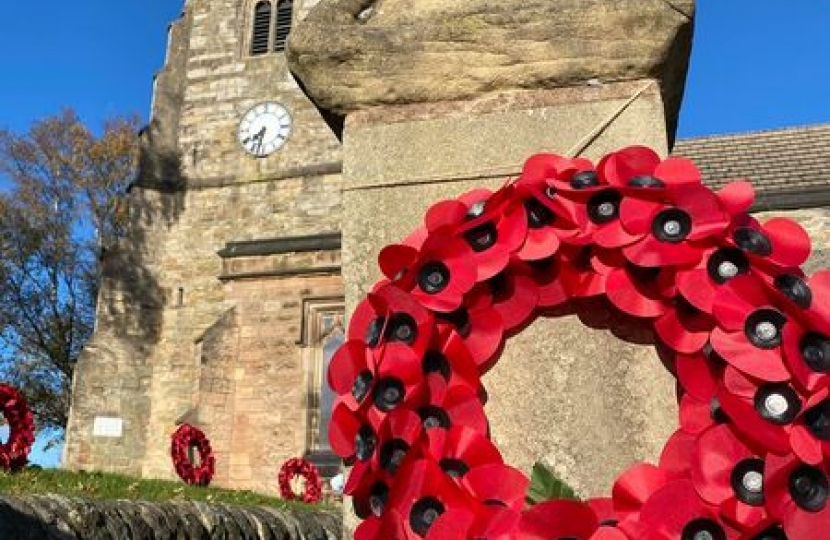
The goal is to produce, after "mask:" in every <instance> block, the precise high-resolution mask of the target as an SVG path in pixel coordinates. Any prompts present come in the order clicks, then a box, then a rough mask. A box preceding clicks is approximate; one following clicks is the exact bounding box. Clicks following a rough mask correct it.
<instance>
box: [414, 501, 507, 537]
mask: <svg viewBox="0 0 830 540" xmlns="http://www.w3.org/2000/svg"><path fill="white" fill-rule="evenodd" d="M520 516H521V514H519V512H517V511H515V510H511V509H509V508H502V507H499V506H488V505H481V506H480V507H478V508H476V510H474V511H473V510H463V509H449V510H447V511H446V512H445V513H443V514H441V516H440V517H439V518H438V519H437V520H435V522H434V523H433V524H432V526H431V527H430V529H429V532H428V533H427V535H426V540H515V538H516V537H515V531H516V527H517V526H518V523H519V518H520Z"/></svg>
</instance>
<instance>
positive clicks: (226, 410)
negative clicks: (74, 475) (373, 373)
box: [64, 0, 343, 492]
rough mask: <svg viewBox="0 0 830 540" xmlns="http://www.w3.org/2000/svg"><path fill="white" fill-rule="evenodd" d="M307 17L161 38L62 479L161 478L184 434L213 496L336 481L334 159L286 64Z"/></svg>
mask: <svg viewBox="0 0 830 540" xmlns="http://www.w3.org/2000/svg"><path fill="white" fill-rule="evenodd" d="M316 2H317V0H293V1H292V0H187V1H186V3H185V6H184V10H183V13H182V15H181V17H180V18H179V19H178V20H177V21H175V22H174V23H173V24H171V26H170V29H169V37H168V50H167V58H166V62H165V66H164V68H163V69H162V70H161V71H160V72H159V73H158V74H157V76H156V78H155V81H154V88H153V101H152V115H151V121H150V124H149V126H148V127H147V128H146V129H145V130H144V132H143V134H142V141H143V151H142V159H141V171H140V174H139V178H138V179H137V181H136V182H135V184H134V185H133V186H132V188H131V190H130V192H129V194H128V197H127V199H126V201H125V202H124V208H123V211H124V212H125V215H126V217H127V219H128V223H129V225H128V227H127V230H126V233H125V236H124V238H123V240H122V241H121V243H120V244H119V245H116V246H110V247H109V249H108V250H106V251H105V253H104V254H103V281H102V286H101V292H100V295H99V302H98V315H97V322H96V329H95V333H94V336H93V337H92V339H91V340H90V341H89V343H88V345H87V347H86V349H85V351H84V353H83V355H82V357H81V359H80V360H79V362H78V365H77V367H76V371H75V378H74V381H73V391H72V407H71V413H70V418H69V425H68V426H67V433H66V445H65V456H64V458H65V466H67V467H69V468H72V469H87V470H103V471H113V472H121V473H127V474H132V475H140V476H143V477H154V478H173V477H174V472H173V466H172V463H171V459H170V435H171V434H172V432H173V431H174V430H175V429H176V425H177V424H179V423H190V424H193V425H196V426H198V427H200V428H201V429H202V430H204V431H205V433H206V435H207V437H208V438H209V439H210V441H211V444H212V447H213V450H214V454H215V456H216V475H215V477H214V483H215V484H217V485H221V486H227V487H233V488H245V489H253V490H257V491H262V492H275V491H276V490H277V480H276V476H277V472H278V470H279V467H280V465H281V464H282V463H283V462H284V461H285V460H286V459H288V458H291V457H295V456H302V455H305V456H309V457H311V458H312V459H313V460H315V461H317V462H318V463H319V464H321V465H322V466H323V468H324V469H325V470H328V471H331V470H332V469H333V468H336V465H337V461H336V460H331V454H330V452H329V449H328V442H327V436H326V431H327V426H326V425H325V420H321V418H323V419H324V418H325V417H326V415H325V411H326V410H327V409H328V408H330V407H331V394H330V393H329V392H328V391H327V388H326V386H325V384H324V382H323V381H324V379H325V377H324V373H325V367H326V362H327V361H328V359H330V357H331V354H332V352H333V351H334V350H335V349H336V347H337V345H339V343H341V342H342V341H343V329H342V312H343V284H342V280H341V277H340V232H339V231H340V228H341V223H340V220H341V213H342V202H341V201H342V198H341V175H340V172H341V148H340V144H339V142H338V141H337V139H336V138H335V137H334V135H332V132H331V130H330V129H329V127H328V126H327V124H326V123H325V121H324V120H323V119H322V118H321V117H320V115H319V113H318V112H317V110H316V108H315V107H314V106H313V105H312V104H311V103H310V102H309V101H308V100H307V99H306V98H305V96H304V95H303V93H302V91H301V90H300V89H299V87H298V86H297V83H296V82H295V80H294V79H293V77H292V76H291V74H290V73H289V71H288V68H287V66H286V60H285V55H284V48H285V43H286V39H287V38H288V36H289V34H290V31H291V26H292V24H293V23H296V22H297V21H298V20H299V19H301V18H303V17H304V16H305V14H306V13H307V12H308V10H309V9H310V8H311V7H312V6H313V4H315V3H316ZM321 410H322V411H323V414H321Z"/></svg>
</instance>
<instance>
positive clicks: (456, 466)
mask: <svg viewBox="0 0 830 540" xmlns="http://www.w3.org/2000/svg"><path fill="white" fill-rule="evenodd" d="M426 434H427V440H428V442H427V446H426V453H427V454H428V455H429V457H430V458H431V459H434V460H435V461H436V462H437V463H438V466H439V467H441V470H442V471H444V472H445V473H447V474H448V475H449V476H450V477H451V478H455V479H456V481H459V482H460V481H461V479H462V478H464V477H465V475H466V474H467V473H468V472H470V469H473V468H475V467H479V466H481V465H487V464H491V463H496V464H502V463H503V461H502V458H501V453H500V452H499V451H498V449H497V448H496V446H495V445H494V444H493V443H492V442H490V440H489V439H488V438H487V437H485V436H484V435H482V434H481V433H480V432H478V431H476V430H474V429H471V428H468V427H465V426H462V425H456V426H452V427H451V428H449V429H428V430H427V432H426Z"/></svg>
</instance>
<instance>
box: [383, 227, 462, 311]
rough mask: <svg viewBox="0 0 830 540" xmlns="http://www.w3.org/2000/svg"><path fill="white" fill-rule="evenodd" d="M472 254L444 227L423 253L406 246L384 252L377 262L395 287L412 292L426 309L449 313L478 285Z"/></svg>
mask: <svg viewBox="0 0 830 540" xmlns="http://www.w3.org/2000/svg"><path fill="white" fill-rule="evenodd" d="M472 253H473V250H472V249H471V248H470V246H468V245H467V243H466V242H464V240H463V239H461V238H458V237H456V236H453V235H452V231H451V230H449V228H446V227H445V228H441V229H438V230H436V231H433V232H431V233H430V234H429V236H427V238H426V240H424V243H423V245H422V246H421V247H420V249H416V248H414V247H412V246H407V245H403V244H395V245H391V246H387V247H385V248H383V249H382V250H381V252H380V255H378V261H379V262H380V267H381V270H382V271H383V273H384V274H385V275H386V277H387V278H389V279H390V280H391V281H392V283H393V284H394V285H396V286H397V287H399V288H401V289H403V290H405V291H409V292H410V294H412V297H413V298H415V299H416V300H417V301H418V302H420V303H421V304H422V305H423V306H425V307H427V308H429V309H432V310H434V311H441V312H448V311H453V310H455V309H458V307H459V306H461V301H462V299H463V297H464V294H465V293H466V292H467V291H469V290H470V289H472V288H473V286H474V285H475V283H476V265H473V264H470V260H471V259H472Z"/></svg>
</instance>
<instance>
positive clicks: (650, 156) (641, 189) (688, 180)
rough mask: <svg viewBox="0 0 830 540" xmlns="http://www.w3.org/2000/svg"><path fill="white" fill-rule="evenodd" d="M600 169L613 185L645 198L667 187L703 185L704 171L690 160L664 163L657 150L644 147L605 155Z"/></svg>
mask: <svg viewBox="0 0 830 540" xmlns="http://www.w3.org/2000/svg"><path fill="white" fill-rule="evenodd" d="M597 170H598V171H599V173H600V175H601V176H602V177H603V178H605V179H606V180H607V181H608V183H609V184H611V185H613V186H617V187H619V188H623V189H624V190H625V191H626V193H635V194H637V195H638V196H641V197H642V196H643V195H644V194H645V192H648V191H653V192H657V193H661V192H662V190H663V189H665V188H671V189H676V188H679V187H687V186H694V185H700V183H701V174H700V171H699V170H698V169H697V167H696V166H695V164H694V163H692V162H691V161H690V160H688V159H686V158H681V157H671V158H668V159H666V160H661V159H660V156H659V155H657V153H656V152H655V151H654V150H652V149H651V148H646V147H644V146H629V147H628V148H623V149H622V150H619V151H617V152H613V153H611V154H609V155H607V156H605V157H604V158H603V159H602V161H600V163H599V165H598V166H597Z"/></svg>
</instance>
